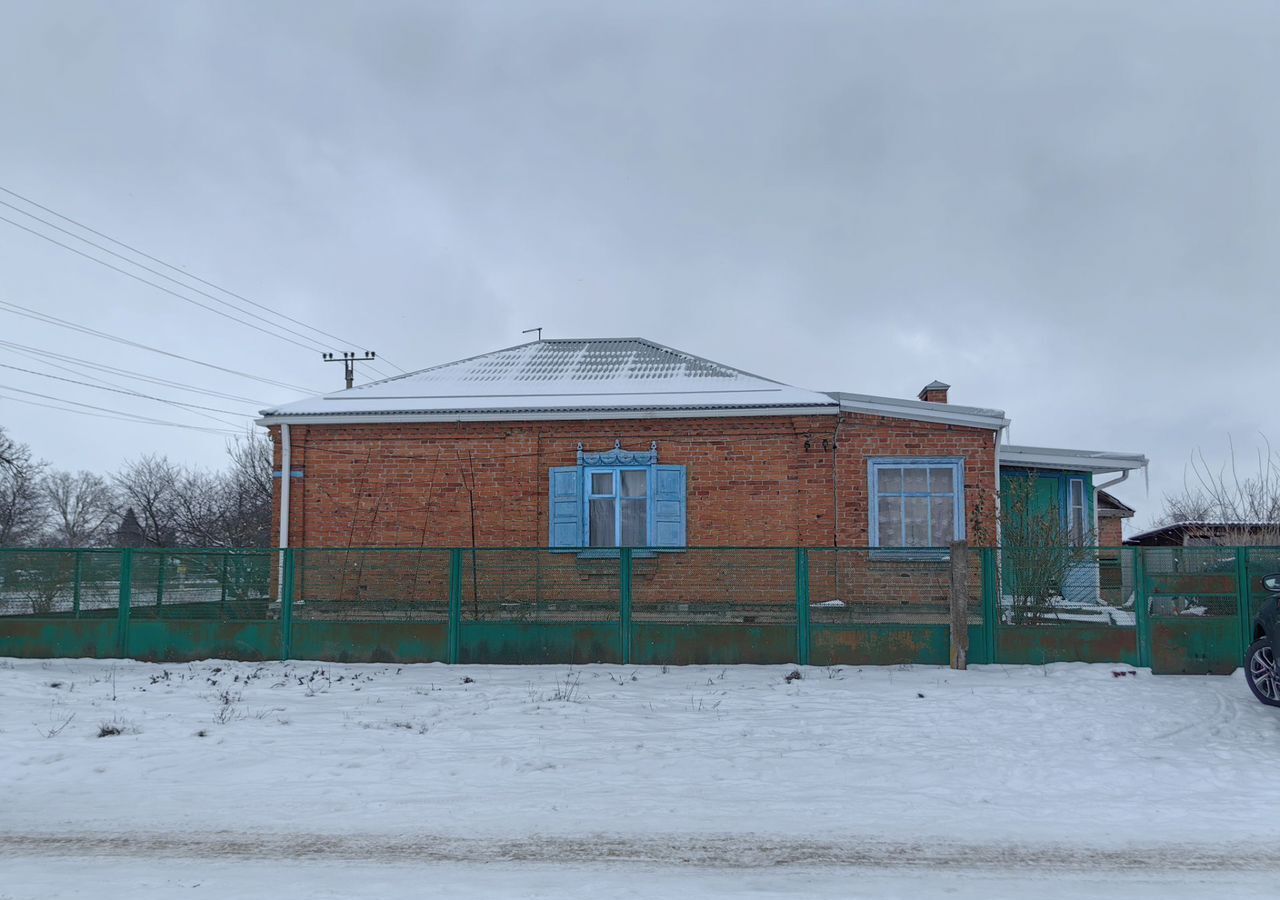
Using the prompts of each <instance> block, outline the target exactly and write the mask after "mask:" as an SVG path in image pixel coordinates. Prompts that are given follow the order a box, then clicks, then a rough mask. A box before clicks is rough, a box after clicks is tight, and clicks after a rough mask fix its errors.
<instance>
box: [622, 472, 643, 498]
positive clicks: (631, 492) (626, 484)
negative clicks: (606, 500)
mask: <svg viewBox="0 0 1280 900" xmlns="http://www.w3.org/2000/svg"><path fill="white" fill-rule="evenodd" d="M618 474H619V475H621V476H622V496H624V497H647V496H648V495H649V491H648V490H647V486H648V481H649V473H648V472H645V471H644V470H643V469H624V470H623V471H621V472H619V473H618Z"/></svg>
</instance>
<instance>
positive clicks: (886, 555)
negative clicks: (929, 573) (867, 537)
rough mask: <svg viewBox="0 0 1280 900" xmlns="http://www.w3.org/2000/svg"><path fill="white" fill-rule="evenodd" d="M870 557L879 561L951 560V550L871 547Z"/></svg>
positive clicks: (942, 561) (943, 561)
mask: <svg viewBox="0 0 1280 900" xmlns="http://www.w3.org/2000/svg"><path fill="white" fill-rule="evenodd" d="M871 558H872V559H874V560H877V561H879V562H904V563H907V562H911V563H917V562H936V563H945V562H950V561H951V551H950V550H943V549H929V548H925V547H872V548H871Z"/></svg>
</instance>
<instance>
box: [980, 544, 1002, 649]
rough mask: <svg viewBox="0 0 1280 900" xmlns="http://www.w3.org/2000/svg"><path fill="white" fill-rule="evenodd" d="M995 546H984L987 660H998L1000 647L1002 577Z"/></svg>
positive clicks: (984, 620) (984, 612) (983, 596)
mask: <svg viewBox="0 0 1280 900" xmlns="http://www.w3.org/2000/svg"><path fill="white" fill-rule="evenodd" d="M996 552H997V551H996V548H995V547H983V548H982V634H983V638H984V640H983V643H984V645H985V650H986V653H987V662H988V663H990V664H993V665H994V664H995V663H996V662H998V661H999V660H998V656H999V653H1000V647H999V644H998V643H997V635H998V634H999V630H998V629H999V628H1000V577H999V572H998V571H997V570H996V563H997V556H996Z"/></svg>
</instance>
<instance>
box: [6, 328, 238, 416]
mask: <svg viewBox="0 0 1280 900" xmlns="http://www.w3.org/2000/svg"><path fill="white" fill-rule="evenodd" d="M2 343H5V342H3V341H0V344H2ZM10 352H11V353H17V354H18V355H19V356H24V357H26V358H28V359H32V360H35V361H36V362H39V363H43V364H44V365H46V366H51V367H53V368H55V369H60V370H62V371H63V372H70V373H71V374H72V375H81V376H83V377H85V378H91V379H93V380H94V381H96V382H98V384H104V385H107V386H108V387H109V388H119V389H120V390H121V391H128V388H126V387H125V386H124V385H122V384H116V383H114V382H111V381H107V380H106V379H105V378H102V377H101V376H98V375H94V374H92V373H86V372H81V371H77V370H76V369H74V368H72V367H70V366H64V365H60V364H58V363H55V362H49V361H48V360H45V359H41V358H40V357H38V356H35V355H34V354H31V353H27V352H26V351H25V350H12V349H10ZM20 371H22V370H20ZM34 374H37V375H43V374H44V373H41V372H37V373H34ZM45 377H57V376H48V375H46V376H45ZM89 387H93V385H89ZM130 393H132V392H131V391H130ZM140 396H141V395H140ZM156 399H157V400H160V402H161V403H167V404H168V405H170V406H173V407H174V408H176V409H179V410H181V411H182V412H189V413H191V414H192V415H193V416H199V417H200V418H202V419H208V420H210V421H211V422H220V423H222V424H223V425H235V424H236V423H235V422H228V421H227V420H226V419H222V418H219V417H218V416H214V415H210V414H209V413H207V412H200V411H199V410H198V409H185V408H183V407H184V406H185V404H182V403H180V402H179V401H176V400H164V399H161V398H158V397H157V398H156ZM237 415H238V413H237Z"/></svg>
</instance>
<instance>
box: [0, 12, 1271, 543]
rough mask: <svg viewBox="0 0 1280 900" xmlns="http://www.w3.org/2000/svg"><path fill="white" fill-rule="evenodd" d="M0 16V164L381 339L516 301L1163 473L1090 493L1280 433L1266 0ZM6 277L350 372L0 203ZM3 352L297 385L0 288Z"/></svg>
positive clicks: (38, 441) (229, 348)
mask: <svg viewBox="0 0 1280 900" xmlns="http://www.w3.org/2000/svg"><path fill="white" fill-rule="evenodd" d="M2 6H3V27H0V60H3V62H2V63H0V65H3V67H4V70H3V77H2V78H0V186H2V187H4V188H8V189H10V190H13V191H17V192H18V193H20V194H22V195H24V196H27V197H30V198H31V199H33V200H36V201H38V202H39V203H41V204H43V205H45V206H48V207H50V208H52V209H54V210H57V211H58V212H60V213H63V214H65V215H69V216H71V217H73V218H75V219H78V220H79V221H82V222H84V223H86V224H88V225H90V226H92V227H94V228H96V229H98V230H99V231H102V232H104V233H106V234H109V235H111V236H112V237H115V238H118V239H120V240H124V241H126V242H128V243H130V244H132V245H134V246H136V247H138V248H140V249H142V250H145V251H146V252H148V253H150V254H152V255H154V256H157V257H159V258H162V259H164V260H166V261H168V262H172V263H175V264H178V265H181V266H183V267H185V268H186V269H187V270H188V271H190V272H192V273H194V274H197V275H199V276H201V277H203V278H206V279H209V280H211V281H214V282H216V283H218V284H220V285H223V286H225V287H228V288H231V289H233V290H235V291H237V292H239V293H241V294H243V295H244V296H246V297H248V298H250V299H252V300H255V301H257V302H258V303H262V304H265V305H267V306H270V307H272V308H274V309H278V310H281V311H283V312H285V313H287V314H288V315H290V316H293V317H295V318H297V319H299V320H302V321H305V322H307V323H309V324H312V325H315V326H317V327H319V328H322V329H324V330H325V331H329V332H333V333H334V334H338V335H342V336H349V337H350V341H351V343H350V347H351V348H352V349H361V350H362V349H365V348H372V349H375V350H377V351H378V352H379V354H380V355H385V356H386V357H387V358H389V359H390V360H392V361H394V362H395V363H398V364H399V365H400V366H403V367H405V368H419V367H423V366H427V365H432V364H436V363H440V362H445V361H448V360H451V359H455V358H458V357H462V356H467V355H471V354H474V353H479V352H484V351H486V350H490V349H495V348H498V347H503V346H508V345H511V344H514V343H519V342H520V341H521V340H523V338H522V336H521V335H520V330H521V329H523V328H528V327H531V326H535V325H541V326H544V327H545V329H546V331H545V334H546V336H548V337H578V336H608V335H627V336H629V335H641V336H646V337H650V338H653V339H655V340H658V341H661V342H663V343H666V344H669V345H672V346H675V347H679V348H681V349H685V350H689V351H691V352H693V353H697V354H700V355H702V356H706V357H710V358H712V359H715V360H718V361H721V362H725V363H728V364H730V365H736V366H739V367H741V368H744V369H747V370H749V371H753V372H757V373H759V374H763V375H767V376H770V377H774V378H777V379H780V380H783V381H787V382H790V383H793V384H797V385H800V386H803V387H809V388H814V389H820V390H845V391H854V392H861V393H876V394H887V395H893V396H907V397H913V396H914V395H915V393H916V391H917V390H918V389H919V388H920V387H921V386H922V385H924V384H925V383H926V382H928V381H930V380H932V379H934V378H940V379H942V380H944V381H947V382H950V383H951V384H952V385H954V387H953V390H952V400H953V402H957V403H966V404H973V405H980V406H994V407H998V408H1001V409H1004V410H1006V411H1007V412H1008V414H1009V415H1010V416H1011V418H1012V419H1013V430H1012V439H1013V441H1014V442H1016V443H1030V444H1043V445H1053V446H1071V447H1082V448H1087V449H1104V450H1122V451H1138V452H1144V453H1146V454H1147V455H1148V456H1149V457H1151V459H1152V468H1151V492H1150V496H1149V497H1148V496H1147V494H1146V492H1145V490H1144V488H1143V485H1142V480H1141V478H1139V479H1136V483H1135V482H1133V481H1131V482H1130V484H1128V485H1125V486H1123V488H1122V489H1121V490H1119V491H1118V493H1120V495H1121V496H1122V497H1123V498H1124V499H1126V500H1128V501H1129V502H1131V503H1132V504H1134V505H1135V506H1137V507H1139V509H1140V512H1141V518H1142V520H1145V519H1147V518H1149V516H1150V515H1151V514H1153V513H1154V512H1155V511H1156V507H1157V506H1158V504H1159V500H1160V496H1161V494H1162V493H1163V491H1164V490H1166V489H1170V488H1174V487H1176V486H1177V484H1178V483H1180V481H1181V479H1182V472H1183V467H1184V464H1185V463H1186V461H1187V460H1188V458H1189V456H1190V454H1191V453H1192V452H1193V450H1194V449H1195V448H1197V447H1202V448H1203V449H1204V451H1205V452H1206V454H1207V455H1208V456H1209V457H1210V458H1214V457H1217V458H1221V457H1222V456H1223V455H1224V454H1225V453H1226V447H1227V439H1228V435H1231V436H1233V437H1234V439H1235V440H1236V442H1237V445H1238V446H1240V447H1245V448H1251V447H1254V446H1257V445H1258V443H1259V440H1260V438H1259V435H1260V434H1266V435H1269V436H1270V437H1272V438H1275V439H1277V443H1280V433H1278V432H1280V429H1276V428H1275V427H1274V422H1275V416H1276V414H1275V413H1274V412H1273V411H1271V410H1270V409H1268V408H1267V401H1270V400H1272V399H1273V398H1274V396H1275V386H1276V380H1277V379H1276V375H1275V372H1276V362H1275V359H1274V358H1273V357H1274V352H1275V351H1274V349H1273V345H1275V344H1276V343H1277V342H1278V340H1280V339H1278V338H1277V335H1278V334H1280V327H1278V326H1280V302H1277V297H1276V285H1277V282H1278V277H1277V276H1280V256H1278V255H1277V252H1276V251H1277V247H1278V246H1280V212H1278V211H1280V125H1277V120H1276V114H1277V106H1278V104H1277V102H1276V100H1277V86H1280V50H1278V49H1277V48H1280V7H1278V6H1277V5H1276V4H1275V3H1272V2H1244V0H1238V2H1232V3H1227V4H1221V3H1208V2H1203V3H1179V2H1163V0H1162V2H1154V0H1147V2H1128V3H1126V2H1117V0H1111V2H1098V3H1090V2H1084V0H1074V2H1069V3H1054V2H1037V3H1031V2H1025V0H1010V2H993V0H983V2H955V0H938V2H906V0H892V2H882V3H877V2H865V0H864V2H857V3H852V2H847V0H845V2H835V3H806V2H796V0H788V2H778V3H771V4H762V3H746V2H741V0H735V2H724V3H713V2H699V3H688V2H681V3H657V2H646V3H639V4H622V3H600V2H585V3H550V2H547V3H542V2H538V3H535V2H519V3H517V2H505V3H481V2H475V0H470V2H465V3H433V2H412V3H387V2H384V3H360V4H356V3H350V4H339V3H333V2H322V3H315V2H310V3H302V2H297V3H271V4H261V3H256V2H254V3H245V2H242V3H229V2H216V3H212V2H211V3H194V2H192V3H154V2H149V3H125V2H112V3H106V2H102V3H72V2H50V3H34V4H33V3H24V2H17V0H4V2H3V3H2ZM0 200H3V201H5V202H9V203H13V204H14V205H16V206H19V207H22V208H24V209H27V210H29V211H32V212H37V213H38V214H40V215H41V216H42V217H44V218H46V219H50V220H51V221H53V222H55V223H56V224H59V225H62V226H63V227H68V228H71V226H69V225H67V223H65V222H61V221H59V220H56V219H52V218H51V217H50V216H49V215H48V214H46V213H41V212H40V211H39V210H35V209H34V208H32V207H29V206H27V205H26V204H23V203H22V202H21V201H19V200H16V199H15V198H14V197H12V196H11V195H8V194H3V193H0ZM0 216H4V217H5V218H8V219H13V220H14V221H18V222H21V223H22V224H24V225H26V226H28V227H31V228H35V229H38V230H40V231H41V232H43V233H45V234H49V235H51V236H55V237H58V239H60V240H62V241H64V242H66V243H69V244H73V245H75V246H77V247H78V248H80V249H82V250H85V251H87V252H90V253H93V254H94V255H96V256H99V257H103V258H108V257H105V254H102V253H100V252H98V251H95V250H93V249H92V248H89V247H86V246H85V245H83V244H80V243H78V242H77V241H74V240H72V239H70V238H67V237H65V236H63V235H58V234H57V233H56V232H54V231H52V230H51V229H49V228H48V227H46V226H42V225H40V224H39V223H36V222H34V221H33V220H31V219H29V218H27V217H25V216H23V215H21V214H19V213H16V212H14V211H13V210H11V209H8V208H6V207H2V206H0ZM95 240H99V241H100V239H95ZM100 242H101V241H100ZM114 249H117V250H119V248H118V247H117V248H114ZM121 252H123V251H121ZM113 263H116V264H119V263H118V262H116V261H114V260H113ZM135 271H136V270H135ZM139 274H142V275H143V276H144V277H147V278H150V279H151V280H158V279H156V278H155V277H154V276H151V275H147V274H146V273H139ZM166 284H167V283H166ZM169 286H171V285H169ZM191 296H193V297H194V298H195V299H197V300H200V301H201V302H205V303H210V302H211V301H209V300H207V299H206V298H203V297H200V296H199V295H195V294H192V295H191ZM0 301H6V302H8V303H14V304H20V305H23V306H26V307H30V308H33V309H38V310H41V311H44V312H47V313H51V314H54V315H57V316H60V317H62V318H66V319H70V320H74V321H76V322H78V323H81V324H83V325H87V326H89V327H92V328H96V329H99V330H102V331H108V332H111V333H115V334H119V335H124V336H128V337H131V338H132V339H134V340H137V341H140V342H143V343H147V344H151V345H155V346H159V347H163V348H166V349H169V350H171V351H173V352H176V353H180V354H183V355H187V356H191V357H195V358H199V359H202V360H208V361H211V362H216V363H218V364H221V365H224V366H227V367H229V368H233V369H237V370H243V371H245V372H249V373H252V374H254V375H258V376H262V377H265V378H269V379H273V380H278V381H283V382H288V383H292V384H298V385H304V386H308V387H314V388H315V389H317V390H321V389H324V390H331V389H334V388H335V387H338V386H340V383H341V372H340V367H337V366H332V365H325V364H322V363H321V362H320V359H319V355H318V353H317V352H313V351H311V350H304V349H302V348H299V347H297V346H293V345H291V344H289V343H286V342H284V341H282V340H279V339H276V338H270V337H266V336H264V335H262V334H260V333H258V332H256V331H253V330H251V329H249V328H247V327H244V326H242V325H239V324H236V323H233V322H229V321H227V320H225V319H223V318H220V317H218V316H216V315H214V314H212V313H209V312H207V311H204V310H202V309H199V308H197V307H195V306H193V305H190V304H187V303H184V302H182V301H180V300H178V299H176V298H174V297H172V296H169V295H166V294H164V293H161V292H159V291H156V290H154V289H152V288H150V287H147V286H145V285H142V284H139V283H137V282H135V281H132V280H131V279H129V278H126V277H124V276H122V275H119V274H117V273H116V272H113V271H110V270H108V269H105V268H103V267H101V266H99V265H96V264H94V263H92V262H90V261H87V260H85V259H83V258H81V257H78V256H76V255H74V254H72V253H70V252H68V251H67V250H64V249H62V248H59V247H57V246H54V245H52V244H49V243H47V242H45V241H43V240H41V239H40V238H37V237H35V236H33V235H31V234H29V233H27V232H24V231H21V230H19V229H18V228H15V227H13V226H12V225H10V224H8V223H6V222H0ZM256 312H258V313H260V314H262V313H261V311H260V310H256ZM290 327H293V326H290ZM0 340H5V341H11V342H18V343H21V344H23V345H27V346H34V347H38V348H41V349H44V350H56V351H58V352H61V353H65V354H69V355H72V356H76V357H79V358H83V359H87V360H91V361H95V362H100V363H107V364H110V365H116V366H121V367H124V368H128V369H131V370H136V371H142V372H146V373H150V374H153V375H158V376H160V377H164V378H168V379H172V380H176V381H180V382H183V383H185V384H191V385H196V386H200V387H204V388H208V389H213V390H218V391H223V392H228V393H232V394H236V395H242V396H245V397H249V398H254V399H260V400H262V401H265V403H263V404H261V405H266V403H274V402H279V401H284V400H288V399H292V398H293V397H295V396H297V394H296V393H294V392H290V391H288V390H284V389H280V388H276V387H270V386H266V385H262V384H258V383H255V382H251V381H247V380H243V379H240V378H237V377H234V376H231V375H222V374H220V373H217V372H214V371H212V370H209V369H203V368H200V367H198V366H194V365H190V364H187V363H183V362H177V361H174V360H166V359H165V358H163V357H160V356H157V355H155V354H152V353H148V352H144V351H141V350H137V351H134V350H129V349H128V348H125V347H122V346H120V345H117V344H111V343H107V342H105V341H102V340H100V339H97V338H91V337H89V336H85V335H79V334H75V333H72V332H70V331H67V330H65V329H61V328H57V327H53V326H50V325H47V324H41V323H37V322H34V321H31V320H29V319H25V318H21V317H19V316H16V315H14V314H12V313H9V312H5V311H2V310H0ZM0 363H4V364H6V365H9V366H20V367H24V368H30V369H39V370H42V371H46V372H54V373H55V374H60V375H63V376H65V377H68V378H80V379H83V375H75V374H73V373H68V372H66V371H58V370H53V369H50V368H49V365H48V361H47V359H46V360H45V361H44V362H37V361H35V360H33V359H32V358H30V357H29V356H23V355H20V354H18V353H15V352H14V351H13V350H12V349H11V348H10V349H6V348H4V347H0ZM99 374H100V373H99ZM119 383H120V384H123V385H125V386H127V387H130V388H132V389H136V390H144V391H153V392H154V393H156V394H161V395H163V396H166V397H170V398H174V399H179V400H183V401H185V402H188V403H198V404H202V405H208V406H211V407H217V408H221V409H230V410H233V411H238V412H239V413H240V415H239V416H227V415H224V414H222V413H211V415H215V416H218V417H219V418H221V419H225V420H229V421H232V422H248V421H249V420H250V415H251V414H252V413H253V412H254V411H255V410H256V409H257V408H259V405H258V404H254V403H245V402H240V401H231V400H225V399H216V398H211V397H207V396H203V397H202V396H199V395H191V394H184V393H181V392H179V391H177V390H174V389H172V388H165V387H159V386H152V387H151V388H147V387H143V386H141V385H138V384H137V383H136V382H129V381H124V380H122V379H121V380H119ZM16 389H21V390H27V391H36V392H40V393H44V394H48V395H50V396H56V397H59V398H63V399H65V400H72V401H75V402H79V403H87V404H91V405H94V406H98V407H102V408H107V409H111V410H124V411H130V412H134V413H138V414H143V415H148V416H151V417H155V418H160V419H164V420H168V421H174V422H182V423H185V424H189V425H208V426H210V427H214V428H222V427H226V426H225V425H224V424H223V423H221V422H215V421H211V420H209V419H204V418H200V417H198V416H197V415H195V414H194V413H192V412H190V411H183V410H179V409H175V408H172V407H168V406H164V405H161V404H157V403H152V402H148V401H143V400H136V399H133V398H130V397H126V396H121V395H114V394H109V393H104V392H100V391H95V390H91V389H89V388H85V387H80V386H77V385H72V384H67V383H64V382H57V381H51V380H48V379H46V378H41V377H38V376H35V375H30V374H26V373H22V372H18V371H14V370H13V369H8V368H0V394H3V395H5V396H8V397H21V398H23V399H26V400H36V401H38V402H50V401H46V400H43V399H41V398H38V397H34V396H32V395H30V394H20V393H17V392H16ZM1260 401H1261V402H1260ZM0 422H3V424H4V425H5V427H6V428H8V429H9V431H10V432H11V434H12V435H13V436H14V437H16V438H18V439H19V440H22V441H25V442H27V443H29V444H30V445H31V446H32V448H33V449H34V450H35V451H36V452H37V453H38V454H39V455H41V456H43V457H44V458H46V459H48V460H49V461H50V462H52V463H54V464H56V465H58V466H62V467H85V468H91V469H96V470H107V469H110V468H113V467H115V466H116V465H118V464H119V463H120V462H121V461H122V460H123V459H124V458H126V457H132V456H136V455H138V454H139V453H142V452H146V451H160V452H164V453H168V454H169V455H171V456H172V457H174V458H180V459H183V460H188V461H194V462H199V463H208V464H216V463H218V462H220V457H221V453H222V442H223V437H221V436H220V435H217V434H210V433H204V432H197V431H189V430H182V429H176V428H166V427H158V426H151V425H138V424H130V423H124V422H119V421H114V420H108V419H101V418H89V417H84V416H79V415H73V414H70V413H67V412H62V411H54V410H49V409H45V408H39V407H34V406H29V405H24V404H21V403H17V402H13V400H10V399H0Z"/></svg>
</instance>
